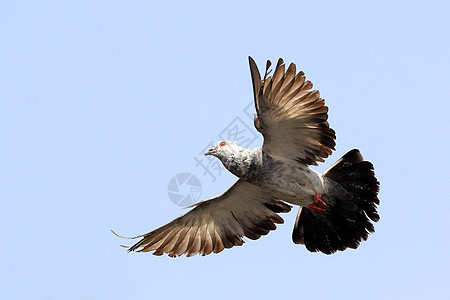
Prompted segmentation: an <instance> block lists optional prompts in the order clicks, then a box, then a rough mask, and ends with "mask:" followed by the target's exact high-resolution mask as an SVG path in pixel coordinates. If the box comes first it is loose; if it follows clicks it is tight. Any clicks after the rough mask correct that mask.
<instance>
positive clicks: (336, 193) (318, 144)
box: [129, 58, 379, 257]
mask: <svg viewBox="0 0 450 300" xmlns="http://www.w3.org/2000/svg"><path fill="white" fill-rule="evenodd" d="M249 61H250V71H251V75H252V83H253V91H254V95H255V108H256V115H255V120H254V125H255V127H256V129H257V130H258V131H259V132H261V134H262V135H263V136H264V144H263V145H262V147H260V148H244V147H241V146H239V145H237V144H236V142H234V141H220V142H218V143H217V144H216V145H215V146H214V147H213V148H211V149H210V150H209V151H208V152H207V153H205V154H206V155H214V156H216V157H217V158H218V159H220V160H221V162H222V163H223V165H224V166H225V168H226V169H227V170H228V171H230V172H231V173H233V174H234V175H236V176H237V177H238V178H239V180H238V181H237V182H236V183H235V184H234V185H233V186H232V187H230V188H229V189H228V190H227V191H226V192H225V193H223V194H222V195H219V196H217V197H213V198H210V199H206V200H204V201H201V202H199V203H197V204H195V205H193V207H194V208H193V209H192V210H191V211H189V212H188V213H186V214H184V215H183V216H180V217H179V218H177V219H175V220H173V221H172V222H170V223H168V224H166V225H165V226H162V227H160V228H158V229H156V230H153V231H151V232H149V233H147V234H144V235H140V236H137V237H135V238H142V239H141V240H140V241H139V242H137V243H136V244H135V245H133V246H132V247H130V249H129V251H134V250H137V251H139V252H148V251H154V252H153V254H155V255H162V254H164V253H167V254H168V255H169V256H172V257H176V256H179V255H182V254H186V255H187V256H191V255H194V254H197V253H200V254H202V255H207V254H210V253H212V252H214V253H218V252H221V251H222V250H223V249H225V248H231V247H233V246H240V245H242V244H243V243H244V241H243V239H242V237H244V236H246V237H248V238H250V239H258V238H259V237H260V236H261V235H265V234H267V233H268V232H269V231H270V230H274V229H275V228H276V226H275V223H283V219H282V218H281V217H280V216H279V215H278V213H282V212H289V211H290V210H291V206H290V205H288V204H286V203H285V202H288V203H290V204H294V205H299V206H300V209H299V212H298V215H297V220H296V222H295V225H294V231H293V234H292V239H293V241H294V243H296V244H304V245H305V246H306V248H307V249H308V250H309V251H313V252H314V251H320V252H323V253H326V254H331V253H334V252H336V251H341V250H345V249H347V248H357V247H358V246H359V244H360V242H361V241H362V240H366V239H367V237H368V234H369V233H370V232H373V231H374V227H373V224H372V222H376V221H378V219H379V216H378V213H377V211H376V205H378V204H379V200H378V197H377V195H378V190H379V183H378V181H377V179H376V178H375V174H374V171H373V166H372V164H371V163H370V162H367V161H364V160H363V158H362V156H361V154H360V153H359V151H358V150H356V149H354V150H351V151H349V152H348V153H347V154H346V155H344V156H343V157H342V158H341V159H339V160H338V161H337V162H336V163H335V164H334V165H332V166H331V167H330V168H328V169H327V171H325V172H324V173H323V174H320V173H318V172H316V171H314V170H312V169H311V168H310V167H309V166H310V165H316V164H317V162H322V161H324V159H325V158H326V157H328V156H329V155H330V154H331V152H332V150H334V146H335V132H334V130H333V129H331V128H330V127H329V124H328V122H327V119H328V114H327V112H328V108H327V107H326V106H325V102H324V100H323V99H321V98H320V96H319V92H318V91H312V90H311V88H312V83H311V82H310V81H306V80H305V76H304V73H303V72H298V73H297V72H296V67H295V65H294V64H290V66H289V68H288V69H287V70H286V71H285V66H284V63H283V60H282V59H280V60H279V61H278V63H277V66H276V68H275V71H274V73H273V75H272V76H269V74H270V72H271V71H270V70H269V68H270V66H271V63H270V61H268V62H267V65H266V72H265V75H264V78H263V79H262V80H261V77H260V74H259V71H258V68H257V67H256V64H255V62H254V61H253V59H252V58H249Z"/></svg>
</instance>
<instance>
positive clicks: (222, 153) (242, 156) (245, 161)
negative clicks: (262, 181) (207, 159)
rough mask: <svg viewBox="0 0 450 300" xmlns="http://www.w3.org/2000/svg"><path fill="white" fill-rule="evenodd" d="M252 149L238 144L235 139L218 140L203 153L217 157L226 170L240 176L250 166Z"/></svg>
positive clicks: (245, 172) (243, 174)
mask: <svg viewBox="0 0 450 300" xmlns="http://www.w3.org/2000/svg"><path fill="white" fill-rule="evenodd" d="M252 150H253V149H250V148H244V147H241V146H238V145H237V144H236V141H220V142H218V143H217V144H215V145H214V147H212V148H211V149H209V150H208V151H207V152H206V153H205V155H212V156H215V157H217V158H218V159H220V161H221V162H222V164H223V165H224V167H225V168H226V169H227V170H228V171H230V172H231V173H233V174H234V175H236V176H238V177H239V178H242V177H244V176H245V175H246V174H247V172H248V171H249V168H250V167H251V163H252V155H251V154H252V152H253V151H252Z"/></svg>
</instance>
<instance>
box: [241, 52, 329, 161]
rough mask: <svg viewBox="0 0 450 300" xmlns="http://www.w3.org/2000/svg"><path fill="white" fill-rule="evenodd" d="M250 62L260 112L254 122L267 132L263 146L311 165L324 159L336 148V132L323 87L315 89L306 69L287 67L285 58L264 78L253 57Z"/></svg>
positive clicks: (279, 155) (272, 153)
mask: <svg viewBox="0 0 450 300" xmlns="http://www.w3.org/2000/svg"><path fill="white" fill-rule="evenodd" d="M249 62H250V72H251V76H252V82H253V92H254V96H255V108H256V112H257V114H256V116H255V120H254V123H255V127H256V129H257V130H258V131H259V132H261V133H262V134H263V136H264V144H263V150H264V151H265V152H266V153H267V154H268V155H270V156H272V157H274V158H276V159H279V160H283V161H289V160H290V161H297V162H300V163H302V164H308V165H317V162H321V161H324V159H325V158H326V157H328V156H329V155H330V154H331V152H332V150H334V147H335V144H336V143H335V139H336V136H335V132H334V130H333V129H331V128H330V126H329V124H328V122H327V119H328V107H327V106H325V101H324V100H323V99H321V98H320V93H319V91H313V90H311V89H312V87H313V84H312V83H311V81H306V80H305V74H304V73H303V72H301V71H300V72H298V73H296V66H295V64H293V63H291V64H290V65H289V67H288V69H287V70H286V71H285V65H284V62H283V60H282V59H281V58H280V59H279V60H278V63H277V65H276V67H275V71H274V73H273V76H272V77H266V76H267V75H266V76H265V78H264V79H263V80H262V81H261V77H260V73H259V70H258V67H257V66H256V63H255V62H254V60H253V59H252V58H251V57H249ZM267 66H270V62H268V63H267ZM268 73H270V72H269V71H268V67H267V68H266V74H268Z"/></svg>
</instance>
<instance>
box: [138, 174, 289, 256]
mask: <svg viewBox="0 0 450 300" xmlns="http://www.w3.org/2000/svg"><path fill="white" fill-rule="evenodd" d="M290 210H291V206H290V205H288V204H286V203H284V202H283V201H281V200H276V199H273V198H272V197H271V196H269V195H268V193H267V191H265V190H264V189H262V188H259V187H257V186H255V185H253V184H250V183H248V182H246V181H242V180H238V181H237V182H236V183H235V184H234V185H233V186H231V187H230V188H229V189H228V190H227V191H226V192H225V193H223V194H222V195H220V196H217V197H214V198H211V199H207V200H204V201H201V202H199V203H197V204H195V208H194V209H192V210H191V211H189V212H188V213H186V214H184V215H182V216H180V217H178V218H176V219H175V220H173V221H172V222H170V223H168V224H167V225H164V226H162V227H160V228H158V229H156V230H153V231H151V232H149V233H146V234H143V235H140V236H137V237H136V238H139V237H142V239H141V240H140V241H139V242H137V243H136V244H135V245H133V246H132V247H130V248H129V251H135V250H137V251H138V252H149V251H155V252H154V253H153V254H155V255H162V254H164V253H167V254H168V255H169V256H171V257H176V256H181V255H182V254H186V255H187V256H192V255H195V254H197V253H201V254H202V255H207V254H210V253H211V252H214V253H219V252H221V251H222V250H223V249H225V248H231V247H233V246H241V245H242V244H243V243H244V241H243V239H242V237H243V236H246V237H248V238H250V239H253V240H256V239H258V238H259V237H261V235H266V234H267V233H269V231H270V230H274V229H276V226H275V224H274V223H280V224H281V223H283V222H284V221H283V219H282V218H281V217H280V216H279V215H278V214H277V213H280V212H288V211H290Z"/></svg>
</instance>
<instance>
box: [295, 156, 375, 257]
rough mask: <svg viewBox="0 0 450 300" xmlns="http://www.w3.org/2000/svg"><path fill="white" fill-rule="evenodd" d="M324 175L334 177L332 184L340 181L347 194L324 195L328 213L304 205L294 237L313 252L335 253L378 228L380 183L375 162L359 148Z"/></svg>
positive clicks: (298, 242) (298, 217) (299, 214)
mask: <svg viewBox="0 0 450 300" xmlns="http://www.w3.org/2000/svg"><path fill="white" fill-rule="evenodd" d="M323 176H324V177H325V178H328V179H331V181H330V183H334V182H336V183H339V185H340V186H341V187H343V188H344V189H345V190H346V191H347V193H345V192H342V191H341V193H340V196H329V195H323V196H322V198H323V199H324V201H325V202H326V203H327V204H328V207H327V209H326V211H324V212H320V211H314V210H311V209H308V208H306V207H305V208H300V210H299V212H298V215H297V220H296V221H295V227H294V232H293V234H292V239H293V241H294V243H296V244H304V245H305V246H306V248H307V249H308V250H309V251H311V252H316V251H321V252H323V253H325V254H332V253H334V252H336V251H338V250H339V251H342V250H345V249H346V248H353V249H356V248H357V247H358V246H359V244H360V242H361V240H366V239H367V237H368V235H369V233H371V232H374V231H375V229H374V227H373V224H372V221H373V222H377V221H378V220H379V219H380V217H379V215H378V213H377V207H376V205H377V204H379V202H380V201H379V200H378V197H377V195H378V191H379V182H378V180H377V179H376V178H375V173H374V171H373V165H372V164H371V163H370V162H368V161H364V160H363V157H362V156H361V154H360V153H359V150H357V149H353V150H351V151H349V152H347V154H345V155H344V156H343V157H342V158H340V159H339V160H338V161H337V162H336V163H335V164H334V165H332V166H331V167H329V168H328V169H327V170H326V171H325V172H324V174H323ZM333 181H334V182H333ZM334 184H335V183H334ZM335 185H336V184H335Z"/></svg>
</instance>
